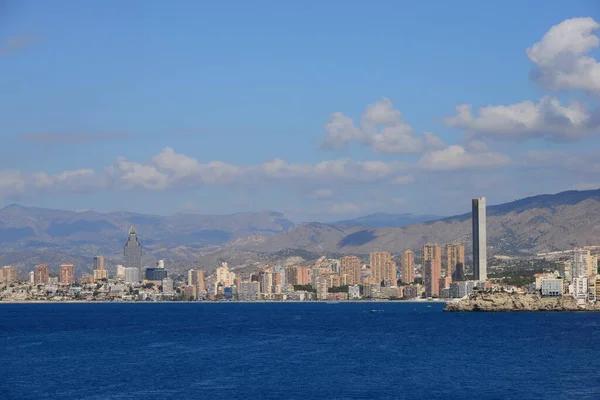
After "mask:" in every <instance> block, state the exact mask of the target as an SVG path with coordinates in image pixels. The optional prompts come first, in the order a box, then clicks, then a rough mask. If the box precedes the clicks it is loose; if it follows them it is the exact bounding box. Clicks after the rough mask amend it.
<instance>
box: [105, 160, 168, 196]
mask: <svg viewBox="0 0 600 400" xmlns="http://www.w3.org/2000/svg"><path fill="white" fill-rule="evenodd" d="M106 171H107V172H108V174H109V175H110V176H111V177H112V179H113V181H114V182H115V183H116V184H117V185H118V186H119V187H120V188H124V189H131V188H142V189H150V190H164V189H167V188H168V187H169V175H168V174H166V173H163V172H160V171H159V170H158V169H157V168H156V167H155V166H153V165H143V164H139V163H136V162H130V161H127V160H126V159H125V158H123V157H119V158H117V160H116V161H115V162H114V163H113V165H112V166H110V167H108V168H107V169H106Z"/></svg>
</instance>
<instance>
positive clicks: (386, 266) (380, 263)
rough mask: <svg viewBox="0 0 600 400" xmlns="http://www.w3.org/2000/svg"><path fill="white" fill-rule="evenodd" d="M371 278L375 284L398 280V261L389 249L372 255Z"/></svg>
mask: <svg viewBox="0 0 600 400" xmlns="http://www.w3.org/2000/svg"><path fill="white" fill-rule="evenodd" d="M370 261H371V278H372V280H373V282H374V283H375V285H381V283H382V282H393V284H392V286H394V285H395V282H396V263H395V262H394V261H393V260H392V256H391V254H390V253H388V252H387V251H376V252H373V253H371V255H370Z"/></svg>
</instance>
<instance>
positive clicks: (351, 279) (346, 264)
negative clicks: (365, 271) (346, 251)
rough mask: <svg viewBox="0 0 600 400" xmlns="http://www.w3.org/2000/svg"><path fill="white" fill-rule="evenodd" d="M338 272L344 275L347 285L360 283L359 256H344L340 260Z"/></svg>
mask: <svg viewBox="0 0 600 400" xmlns="http://www.w3.org/2000/svg"><path fill="white" fill-rule="evenodd" d="M340 274H341V275H346V283H347V284H348V285H356V284H357V283H360V258H358V257H356V256H345V257H342V259H341V260H340Z"/></svg>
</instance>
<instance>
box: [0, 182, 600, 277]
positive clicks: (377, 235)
mask: <svg viewBox="0 0 600 400" xmlns="http://www.w3.org/2000/svg"><path fill="white" fill-rule="evenodd" d="M488 202H490V199H488ZM465 203H466V204H465V210H466V211H468V212H466V213H464V214H460V215H456V216H451V217H445V218H441V219H439V218H438V217H436V216H429V215H422V216H414V215H410V214H384V213H378V214H373V215H368V216H365V217H360V218H356V219H352V220H346V221H339V222H337V223H333V224H332V223H328V224H325V223H319V222H310V223H305V224H299V225H295V224H294V223H293V222H292V221H290V220H288V219H287V218H285V216H284V215H283V214H280V213H277V212H272V211H262V212H255V213H237V214H231V215H199V214H175V215H173V216H168V217H165V216H157V215H146V214H136V213H129V212H115V213H107V214H102V213H96V212H91V211H88V212H72V211H61V210H49V209H43V208H32V207H22V206H19V205H11V206H8V207H5V208H3V209H0V264H3V263H4V264H9V263H11V264H15V265H17V267H18V268H19V269H20V270H21V271H26V270H29V269H30V268H31V266H32V265H33V264H35V263H38V262H42V261H44V262H47V263H50V264H60V263H61V262H65V261H69V262H73V263H76V264H77V265H78V267H79V269H78V270H79V271H86V270H87V271H89V270H90V269H91V263H92V257H93V256H94V255H96V254H103V255H105V257H106V259H107V265H109V267H110V268H112V266H114V265H115V264H119V263H122V251H123V250H122V249H123V244H124V241H125V238H126V233H127V229H128V228H129V226H130V225H134V226H135V227H136V229H137V231H138V233H139V235H140V239H141V242H142V245H143V246H144V264H146V265H153V264H154V263H155V262H156V260H157V259H165V261H166V262H167V263H168V264H169V265H173V266H177V267H176V268H177V269H178V270H179V271H180V272H182V271H184V270H185V269H186V268H188V267H189V266H191V265H196V266H201V267H203V268H206V269H207V270H211V269H214V268H215V267H216V265H217V263H219V262H221V261H229V262H230V264H231V265H232V266H238V265H239V266H241V267H243V266H250V265H252V264H253V263H263V262H270V263H272V262H280V263H282V264H283V263H296V264H297V263H298V262H302V260H306V259H310V258H314V257H317V256H318V255H322V254H331V255H339V254H358V255H364V254H367V253H369V252H371V251H376V250H383V251H390V252H393V253H399V252H401V251H403V250H405V249H412V250H417V251H418V250H419V249H420V247H421V246H422V245H423V244H425V243H427V242H437V243H440V244H445V243H450V242H455V241H458V242H463V243H465V245H466V248H467V252H469V251H470V248H471V219H470V218H471V214H470V199H465ZM487 211H488V227H487V228H488V229H487V232H488V246H489V253H490V254H496V253H502V254H532V253H537V252H543V251H554V250H563V249H570V248H573V247H576V246H584V245H592V244H600V190H588V191H568V192H562V193H558V194H546V195H539V196H532V197H528V198H524V199H520V200H516V201H513V202H509V203H504V204H499V205H491V206H488V209H487ZM430 219H431V220H430ZM173 268H175V267H173Z"/></svg>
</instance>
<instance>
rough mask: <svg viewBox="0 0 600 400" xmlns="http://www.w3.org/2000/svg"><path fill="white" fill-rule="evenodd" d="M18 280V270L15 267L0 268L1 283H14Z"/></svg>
mask: <svg viewBox="0 0 600 400" xmlns="http://www.w3.org/2000/svg"><path fill="white" fill-rule="evenodd" d="M16 280H17V270H16V269H15V267H14V266H13V265H5V266H4V267H2V268H0V282H5V283H13V282H16Z"/></svg>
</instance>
